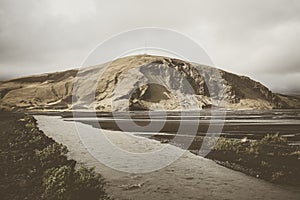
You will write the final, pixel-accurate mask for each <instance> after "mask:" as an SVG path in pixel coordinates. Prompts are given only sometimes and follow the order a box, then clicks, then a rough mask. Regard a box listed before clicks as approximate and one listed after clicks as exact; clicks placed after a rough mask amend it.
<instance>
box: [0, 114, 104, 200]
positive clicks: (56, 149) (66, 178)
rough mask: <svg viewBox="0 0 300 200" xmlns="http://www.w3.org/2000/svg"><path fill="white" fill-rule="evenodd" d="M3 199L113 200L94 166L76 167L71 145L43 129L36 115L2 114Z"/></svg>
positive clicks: (0, 161)
mask: <svg viewBox="0 0 300 200" xmlns="http://www.w3.org/2000/svg"><path fill="white" fill-rule="evenodd" d="M0 119H1V121H0V134H1V135H0V136H1V137H0V150H1V151H0V195H1V199H10V200H11V199H30V200H34V199H39V200H40V199H45V200H46V199H47V200H80V199H87V200H93V199H97V200H98V199H109V198H108V197H107V195H106V194H105V191H104V188H103V186H104V180H103V178H102V177H101V175H100V174H97V173H95V171H94V169H93V168H86V167H81V168H80V169H77V168H76V161H74V160H71V159H68V158H67V152H68V150H67V148H66V147H65V146H63V145H61V144H58V143H56V142H55V141H54V140H52V139H51V138H48V137H47V136H46V135H44V133H43V132H41V131H40V130H39V129H38V128H37V126H36V122H35V120H34V118H32V117H31V116H26V115H23V114H18V115H12V114H8V113H5V114H1V115H0Z"/></svg>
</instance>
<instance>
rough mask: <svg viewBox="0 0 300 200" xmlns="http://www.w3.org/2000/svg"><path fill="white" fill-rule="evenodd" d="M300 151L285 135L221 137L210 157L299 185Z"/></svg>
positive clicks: (246, 170) (249, 171) (256, 173)
mask: <svg viewBox="0 0 300 200" xmlns="http://www.w3.org/2000/svg"><path fill="white" fill-rule="evenodd" d="M299 152H300V147H299V146H290V145H289V144H288V141H287V140H286V138H283V137H281V136H280V135H279V134H274V135H269V134H268V135H266V136H265V137H263V138H262V139H261V140H247V139H244V140H238V139H227V138H223V137H221V138H219V140H218V141H217V142H216V143H215V145H214V147H213V150H212V151H211V152H210V153H209V154H208V156H207V157H208V158H211V159H214V160H216V161H218V162H219V163H220V164H223V163H224V165H225V164H226V166H227V167H232V168H233V169H236V170H239V171H243V172H245V173H247V174H250V175H253V176H255V177H261V178H263V179H266V180H268V181H271V182H276V183H283V184H291V185H297V186H300V181H299V180H300V153H299ZM228 163H229V164H228ZM230 163H231V164H230Z"/></svg>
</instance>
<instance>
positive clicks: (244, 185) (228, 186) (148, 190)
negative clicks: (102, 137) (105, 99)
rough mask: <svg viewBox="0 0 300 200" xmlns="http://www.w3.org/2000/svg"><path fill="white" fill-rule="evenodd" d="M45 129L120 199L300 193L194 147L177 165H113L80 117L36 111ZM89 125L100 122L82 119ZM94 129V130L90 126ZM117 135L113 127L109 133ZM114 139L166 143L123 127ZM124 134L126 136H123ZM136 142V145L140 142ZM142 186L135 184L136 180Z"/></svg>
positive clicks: (143, 143)
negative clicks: (85, 139)
mask: <svg viewBox="0 0 300 200" xmlns="http://www.w3.org/2000/svg"><path fill="white" fill-rule="evenodd" d="M35 118H36V119H37V120H38V124H39V127H40V129H41V130H43V131H44V132H45V134H46V135H48V136H50V137H53V138H54V139H55V140H56V141H57V142H60V143H63V144H65V145H66V146H67V147H68V149H69V150H70V157H71V158H73V159H75V160H77V161H78V162H80V163H85V164H87V165H88V166H95V167H96V170H97V172H100V173H102V175H103V176H104V177H105V179H106V180H107V187H106V188H107V192H108V193H109V194H111V195H112V196H113V197H114V198H115V199H137V200H140V199H146V200H147V199H155V200H160V199H162V200H167V199H205V200H207V199H214V200H215V199H280V200H281V199H285V200H287V199H295V200H296V199H297V200H298V199H300V189H297V188H290V187H281V186H278V185H273V184H270V183H267V182H265V181H262V180H258V179H255V178H253V177H249V176H246V175H244V174H242V173H239V172H235V171H232V170H230V169H227V168H224V167H222V166H219V165H217V164H216V163H214V162H213V161H211V160H207V159H205V158H201V157H199V156H195V155H193V154H191V153H189V152H185V153H184V155H183V156H182V157H181V158H179V159H178V160H177V161H175V162H174V163H172V164H171V165H169V166H167V167H165V168H163V169H161V170H158V171H155V172H151V173H144V174H132V173H121V172H118V171H115V170H112V169H110V168H108V167H106V166H104V165H103V164H101V163H99V162H98V161H97V160H95V159H94V158H93V157H92V156H91V155H90V154H89V153H88V152H87V150H86V149H85V147H84V146H83V145H82V143H81V142H80V139H79V137H78V135H77V133H76V127H75V124H74V122H66V121H63V120H62V119H60V118H59V117H49V116H35ZM80 126H83V127H84V128H85V130H90V132H91V133H92V132H95V128H93V127H91V126H89V125H85V124H81V125H80ZM87 134H89V132H87ZM105 134H107V135H111V134H112V133H111V132H109V131H108V132H107V133H105ZM113 134H114V135H113V138H112V139H113V140H115V141H114V142H116V143H118V145H120V146H122V147H123V148H126V146H127V147H128V148H127V149H130V148H132V146H135V148H136V147H138V148H140V149H139V150H138V151H143V150H145V151H148V150H149V149H157V148H159V147H161V146H163V145H164V144H160V143H158V142H157V141H153V140H149V139H142V140H139V141H137V139H136V138H132V137H127V138H126V139H124V134H123V133H122V132H114V133H113ZM91 137H93V139H92V140H91V143H90V145H93V141H95V142H94V145H95V146H96V145H97V138H96V137H97V136H96V135H93V136H91ZM118 138H120V139H118ZM134 144H136V145H134ZM138 184H140V185H141V187H137V188H132V189H129V190H128V188H130V186H132V185H138Z"/></svg>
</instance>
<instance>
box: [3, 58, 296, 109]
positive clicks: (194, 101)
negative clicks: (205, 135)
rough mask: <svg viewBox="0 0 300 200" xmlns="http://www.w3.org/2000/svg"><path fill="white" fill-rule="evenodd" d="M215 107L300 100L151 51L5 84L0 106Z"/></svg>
mask: <svg viewBox="0 0 300 200" xmlns="http://www.w3.org/2000/svg"><path fill="white" fill-rule="evenodd" d="M220 102H224V103H225V104H220ZM211 106H217V107H226V108H227V109H272V108H300V99H299V98H298V97H290V96H285V95H280V94H274V93H272V92H271V91H270V90H269V89H268V88H267V87H265V86H264V85H262V84H260V83H258V82H256V81H254V80H251V79H250V78H248V77H244V76H238V75H235V74H232V73H228V72H225V71H223V70H220V69H217V68H213V67H209V66H204V65H199V64H195V63H190V62H185V61H182V60H178V59H173V58H167V57H160V56H150V55H139V56H130V57H124V58H120V59H117V60H115V61H112V62H110V63H106V64H102V65H97V66H92V67H88V68H84V69H81V70H69V71H65V72H57V73H51V74H43V75H39V76H30V77H24V78H18V79H13V80H9V81H4V82H2V83H0V109H1V110H9V111H21V110H71V109H77V110H83V109H84V110H87V109H96V110H99V111H116V110H119V111H120V110H128V109H129V110H149V109H150V110H156V109H167V110H177V109H194V108H195V107H198V108H201V109H204V108H209V107H211Z"/></svg>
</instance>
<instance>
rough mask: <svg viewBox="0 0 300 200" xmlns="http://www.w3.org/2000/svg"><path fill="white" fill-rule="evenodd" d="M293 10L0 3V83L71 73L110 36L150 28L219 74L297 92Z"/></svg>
mask: <svg viewBox="0 0 300 200" xmlns="http://www.w3.org/2000/svg"><path fill="white" fill-rule="evenodd" d="M299 5H300V3H299V1H297V0H264V1H260V0H252V1H250V0H247V1H240V0H223V1H220V0H209V1H208V0H205V1H204V0H203V1H201V0H190V1H181V2H179V1H174V0H172V1H171V0H164V1H159V0H152V1H143V0H124V1H116V0H111V1H97V0H85V1H78V0H72V1H66V0H48V1H38V0H27V1H17V0H2V1H1V2H0V70H1V75H0V79H1V78H2V79H5V78H11V77H16V76H23V75H29V74H39V73H43V72H49V71H59V70H64V69H68V68H73V67H77V66H79V65H81V63H82V62H83V60H84V58H85V57H86V56H87V55H88V53H89V52H90V50H92V49H93V48H94V47H95V46H96V45H97V44H98V43H99V42H102V41H103V40H105V39H107V38H108V37H110V36H111V35H114V34H116V33H118V32H121V31H124V30H128V29H132V28H136V27H142V26H156V27H163V28H164V27H165V28H170V29H173V30H177V31H179V32H182V33H184V34H186V35H188V36H190V37H191V38H193V39H194V40H195V41H197V42H198V43H199V44H200V45H202V46H203V47H204V48H205V49H206V51H207V53H208V54H209V55H210V56H211V58H212V59H213V61H214V62H215V64H216V65H217V66H219V67H221V68H223V69H225V70H228V71H231V72H235V73H239V74H244V75H249V76H251V77H252V78H254V79H256V80H258V81H260V82H262V83H265V84H266V85H267V86H269V87H271V89H273V90H275V91H280V92H282V91H298V90H299V85H300V67H299V64H300V56H298V54H299V52H300V45H299V44H300V38H299V35H300V14H299V13H300V12H299V11H300V6H299ZM283 77H284V79H283Z"/></svg>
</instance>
